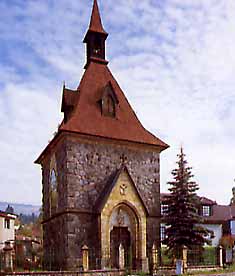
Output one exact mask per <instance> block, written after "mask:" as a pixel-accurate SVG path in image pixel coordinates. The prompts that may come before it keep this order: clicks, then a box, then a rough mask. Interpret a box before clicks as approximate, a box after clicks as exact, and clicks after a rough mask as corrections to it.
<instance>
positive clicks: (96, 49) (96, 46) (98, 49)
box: [93, 37, 101, 57]
mask: <svg viewBox="0 0 235 276" xmlns="http://www.w3.org/2000/svg"><path fill="white" fill-rule="evenodd" d="M93 54H94V55H95V56H97V57H100V55H101V40H100V38H99V37H95V40H94V48H93Z"/></svg>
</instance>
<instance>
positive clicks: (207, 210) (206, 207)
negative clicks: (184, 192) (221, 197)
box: [202, 205, 211, 217]
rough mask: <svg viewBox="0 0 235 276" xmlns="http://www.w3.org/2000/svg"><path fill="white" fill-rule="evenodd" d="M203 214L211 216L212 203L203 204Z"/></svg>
mask: <svg viewBox="0 0 235 276" xmlns="http://www.w3.org/2000/svg"><path fill="white" fill-rule="evenodd" d="M202 215H203V217H209V216H210V215H211V206H210V205H203V206H202Z"/></svg>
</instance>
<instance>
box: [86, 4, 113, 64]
mask: <svg viewBox="0 0 235 276" xmlns="http://www.w3.org/2000/svg"><path fill="white" fill-rule="evenodd" d="M107 36H108V33H106V31H105V30H104V28H103V25H102V21H101V17H100V12H99V7H98V4H97V0H94V3H93V8H92V13H91V19H90V25H89V28H88V30H87V33H86V35H85V38H84V40H83V42H84V43H86V44H87V47H86V48H87V62H86V65H85V68H87V66H88V65H89V64H90V62H91V61H94V62H98V63H103V64H107V63H108V62H107V61H106V60H105V40H106V39H107Z"/></svg>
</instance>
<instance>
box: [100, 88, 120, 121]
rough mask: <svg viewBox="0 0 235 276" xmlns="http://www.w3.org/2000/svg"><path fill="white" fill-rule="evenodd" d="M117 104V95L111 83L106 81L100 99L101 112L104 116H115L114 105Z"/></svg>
mask: <svg viewBox="0 0 235 276" xmlns="http://www.w3.org/2000/svg"><path fill="white" fill-rule="evenodd" d="M117 104H118V100H117V96H116V94H115V92H114V90H113V88H112V85H111V83H108V84H107V85H106V86H105V88H104V91H103V95H102V99H101V112H102V115H104V116H109V117H113V118H114V117H116V105H117Z"/></svg>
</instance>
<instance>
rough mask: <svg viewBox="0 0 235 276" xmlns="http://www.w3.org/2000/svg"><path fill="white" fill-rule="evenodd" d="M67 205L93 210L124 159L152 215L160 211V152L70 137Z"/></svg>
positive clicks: (68, 144)
mask: <svg viewBox="0 0 235 276" xmlns="http://www.w3.org/2000/svg"><path fill="white" fill-rule="evenodd" d="M66 147H67V173H68V175H67V183H68V206H69V207H70V208H82V209H86V210H92V207H93V206H94V203H95V202H96V200H97V198H98V197H99V195H100V193H101V192H102V190H103V188H104V186H105V185H106V183H107V181H108V178H109V177H110V175H111V174H112V173H114V172H115V171H116V170H117V169H119V168H120V166H121V164H122V160H123V159H125V164H126V166H127V168H128V170H129V173H130V174H131V177H132V178H133V180H134V182H135V184H136V186H137V188H138V190H139V192H140V194H141V197H142V199H143V200H144V203H145V205H146V207H147V209H148V212H149V214H150V215H155V216H156V215H159V153H157V152H153V151H152V150H148V151H147V150H143V149H141V148H140V149H138V148H127V147H124V146H120V145H117V144H113V145H110V144H100V143H79V142H75V141H70V140H68V141H67V145H66Z"/></svg>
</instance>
